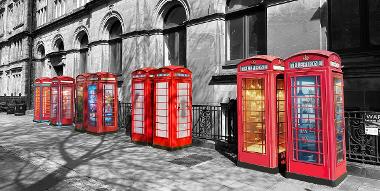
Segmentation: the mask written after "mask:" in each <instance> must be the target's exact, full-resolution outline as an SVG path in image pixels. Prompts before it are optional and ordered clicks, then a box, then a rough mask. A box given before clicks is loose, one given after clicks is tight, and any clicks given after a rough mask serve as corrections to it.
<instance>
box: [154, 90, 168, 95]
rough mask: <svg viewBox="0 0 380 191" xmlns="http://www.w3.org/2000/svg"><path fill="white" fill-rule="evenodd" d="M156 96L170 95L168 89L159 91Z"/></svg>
mask: <svg viewBox="0 0 380 191" xmlns="http://www.w3.org/2000/svg"><path fill="white" fill-rule="evenodd" d="M156 94H157V95H168V89H157V90H156Z"/></svg>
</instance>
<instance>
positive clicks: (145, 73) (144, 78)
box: [131, 68, 155, 144]
mask: <svg viewBox="0 0 380 191" xmlns="http://www.w3.org/2000/svg"><path fill="white" fill-rule="evenodd" d="M154 70H155V69H154V68H141V69H138V70H135V71H134V72H132V87H131V89H132V133H131V135H132V137H131V138H132V141H134V142H140V143H147V144H152V143H153V122H152V117H153V113H152V112H153V87H152V86H153V74H152V71H154Z"/></svg>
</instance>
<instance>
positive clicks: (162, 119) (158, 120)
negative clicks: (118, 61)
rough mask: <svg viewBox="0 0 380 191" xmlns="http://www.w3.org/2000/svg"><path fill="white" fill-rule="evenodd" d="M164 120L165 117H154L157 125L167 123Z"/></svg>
mask: <svg viewBox="0 0 380 191" xmlns="http://www.w3.org/2000/svg"><path fill="white" fill-rule="evenodd" d="M166 120H167V117H160V116H156V122H157V123H166V122H167V121H166Z"/></svg>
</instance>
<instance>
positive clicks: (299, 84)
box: [291, 76, 323, 164]
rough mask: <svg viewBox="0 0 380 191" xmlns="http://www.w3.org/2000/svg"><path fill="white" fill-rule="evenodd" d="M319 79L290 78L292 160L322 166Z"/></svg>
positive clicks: (311, 77)
mask: <svg viewBox="0 0 380 191" xmlns="http://www.w3.org/2000/svg"><path fill="white" fill-rule="evenodd" d="M320 96H321V86H320V76H302V77H292V78H291V101H292V104H291V105H292V110H291V115H292V121H291V122H292V135H293V151H294V156H293V158H294V159H295V160H298V161H303V162H310V163H316V164H323V142H322V135H323V134H322V120H321V115H322V114H321V97H320Z"/></svg>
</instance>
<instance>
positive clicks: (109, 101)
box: [84, 72, 118, 134]
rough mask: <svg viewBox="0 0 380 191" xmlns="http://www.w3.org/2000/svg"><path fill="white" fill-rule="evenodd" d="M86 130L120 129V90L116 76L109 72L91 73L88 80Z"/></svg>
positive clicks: (108, 130)
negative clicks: (118, 89)
mask: <svg viewBox="0 0 380 191" xmlns="http://www.w3.org/2000/svg"><path fill="white" fill-rule="evenodd" d="M87 96H88V98H87V106H86V107H87V108H86V109H85V115H84V116H86V118H87V119H86V120H87V121H86V131H87V132H90V133H95V134H100V133H111V132H117V131H118V121H117V120H118V91H117V79H116V76H115V75H114V74H112V73H108V72H98V73H95V74H91V75H89V77H88V80H87Z"/></svg>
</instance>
